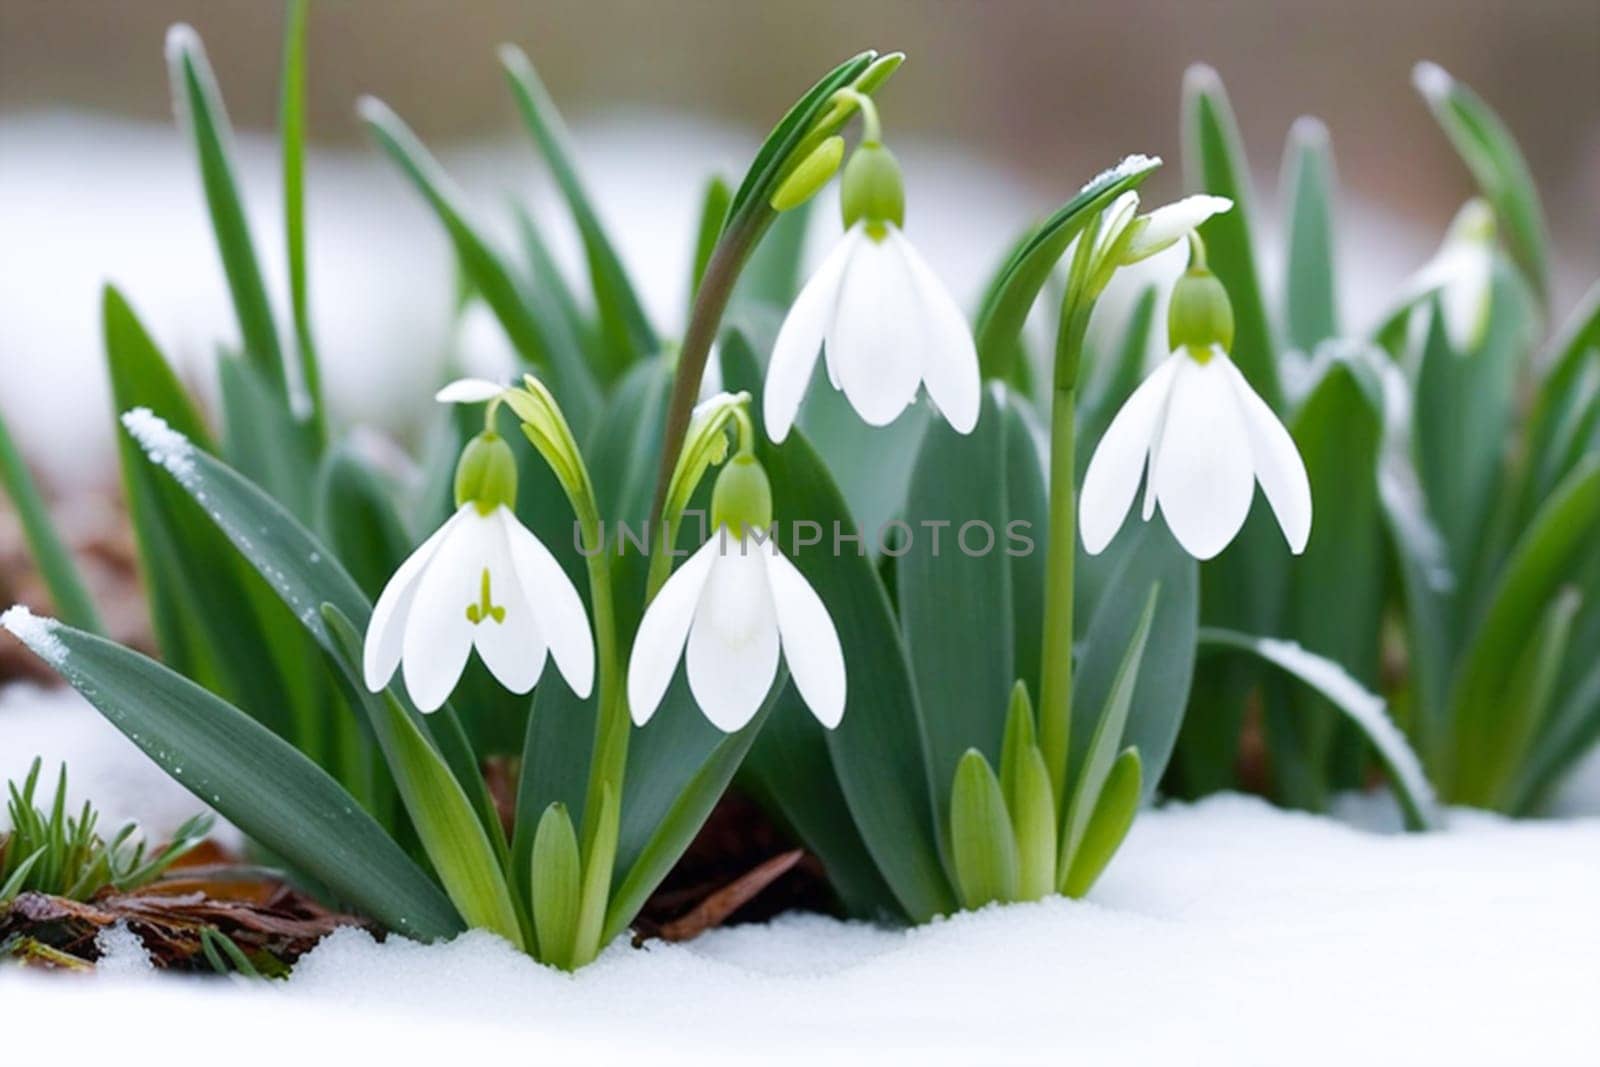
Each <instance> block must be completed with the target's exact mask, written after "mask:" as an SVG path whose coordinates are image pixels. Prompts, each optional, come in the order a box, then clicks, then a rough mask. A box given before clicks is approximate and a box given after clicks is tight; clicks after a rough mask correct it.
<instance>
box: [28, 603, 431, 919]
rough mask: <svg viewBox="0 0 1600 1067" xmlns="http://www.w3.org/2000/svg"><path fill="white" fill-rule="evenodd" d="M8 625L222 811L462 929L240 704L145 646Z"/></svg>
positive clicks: (341, 796)
mask: <svg viewBox="0 0 1600 1067" xmlns="http://www.w3.org/2000/svg"><path fill="white" fill-rule="evenodd" d="M6 626H7V628H9V629H10V630H11V631H12V632H13V633H14V634H16V635H17V636H18V637H21V638H22V639H23V640H24V641H25V642H27V643H28V645H29V647H31V648H32V649H33V650H34V651H35V652H36V653H37V654H38V655H39V656H40V657H41V658H42V659H44V660H45V661H46V662H47V663H49V664H50V665H51V666H52V667H54V668H55V669H56V670H57V671H58V672H59V673H60V674H61V676H62V677H63V678H65V679H66V680H67V681H68V682H69V683H71V685H72V686H73V688H75V689H77V690H78V692H80V693H81V694H83V697H84V699H86V700H87V701H88V702H89V703H90V704H92V705H94V706H95V708H97V709H98V710H99V711H100V713H101V714H102V715H104V716H105V717H106V719H107V720H108V721H109V722H110V723H111V724H112V725H113V726H115V727H116V728H117V729H119V730H121V731H122V732H123V733H124V734H126V735H127V737H128V739H129V740H131V741H132V742H133V743H134V744H135V745H137V746H138V747H139V748H140V749H141V750H143V751H144V753H145V755H147V756H149V757H150V758H151V759H152V760H154V761H155V762H156V763H157V764H158V765H159V766H160V767H161V768H162V769H163V770H165V771H166V772H167V773H168V774H169V775H171V776H172V778H173V779H174V780H175V781H176V782H178V784H179V785H182V786H183V787H184V788H185V789H188V790H189V791H190V792H191V793H193V794H194V795H195V796H197V797H199V798H200V799H201V800H203V801H205V802H206V803H207V804H210V805H211V806H212V807H214V808H216V809H217V811H218V812H220V813H221V814H222V816H223V817H224V818H226V819H228V820H229V821H230V822H232V823H233V824H234V825H235V826H237V827H239V829H240V830H243V831H244V832H245V833H246V834H248V835H249V836H250V837H251V839H253V840H255V841H258V842H260V843H261V845H262V846H263V847H264V848H266V849H268V850H269V851H270V852H272V853H274V854H276V855H279V856H282V857H283V858H284V859H285V860H287V861H288V862H289V863H290V864H292V865H293V866H294V867H295V868H296V869H298V870H300V871H303V872H304V873H305V874H306V875H308V876H310V877H311V878H313V879H315V880H316V881H317V882H319V883H321V884H322V885H325V886H327V887H328V889H329V890H331V891H332V892H333V893H334V894H335V895H336V896H337V897H338V898H339V899H340V900H343V901H348V902H349V903H350V904H352V905H354V906H355V907H356V908H358V909H360V910H361V911H363V912H365V913H366V914H368V915H371V916H372V917H373V918H374V919H377V920H378V921H379V922H381V923H383V924H384V925H385V926H387V927H389V928H390V929H392V930H395V931H397V932H399V933H402V934H405V935H407V936H410V937H416V938H421V939H423V940H434V939H436V938H444V937H450V936H452V935H453V934H456V933H458V932H460V930H461V928H462V924H461V919H460V917H459V916H458V915H457V914H456V911H455V909H454V908H453V907H451V904H450V901H449V899H448V898H447V897H446V896H445V895H444V893H442V892H441V891H440V890H439V887H438V886H436V885H434V883H433V882H431V881H430V880H429V879H428V877H427V876H426V875H425V874H423V873H422V871H421V870H419V869H418V868H417V866H416V864H414V863H412V862H411V860H410V859H408V858H407V857H406V854H405V853H404V852H403V851H401V849H400V846H399V845H397V844H395V843H394V841H393V840H392V839H391V838H390V837H389V836H388V835H387V834H385V833H384V832H383V829H382V827H380V826H379V825H378V824H377V823H376V822H375V821H373V819H372V817H371V816H370V815H368V814H367V813H366V812H365V811H363V810H362V808H361V806H360V804H358V803H357V802H356V799H355V798H354V797H352V796H351V795H350V794H349V793H347V792H345V791H344V790H343V789H342V788H340V786H339V783H337V782H335V781H334V780H333V779H332V778H331V777H329V776H328V774H327V773H326V772H324V771H323V770H322V769H321V768H319V767H318V766H317V765H316V764H314V763H312V762H311V761H310V760H308V759H306V757H304V756H302V755H301V754H300V753H299V752H297V751H295V749H294V747H293V746H292V745H290V744H289V743H288V742H286V741H283V740H281V739H280V738H278V737H276V736H275V735H274V734H273V733H272V732H271V731H270V730H267V729H266V728H265V727H263V726H261V725H260V724H258V723H256V722H255V721H254V720H252V719H251V718H250V717H249V716H247V715H245V714H244V713H243V712H241V711H239V709H237V708H235V707H233V706H232V705H230V704H229V703H227V702H226V701H224V700H222V699H221V698H219V697H216V696H213V695H212V694H210V693H208V692H206V691H205V690H204V689H202V688H200V687H199V686H198V685H195V684H194V683H193V682H191V681H189V680H188V679H186V678H184V677H183V676H181V675H179V674H176V673H174V672H173V671H170V670H168V669H167V668H165V667H163V666H161V665H160V664H159V663H156V662H155V661H153V660H150V659H147V658H145V657H144V656H141V655H139V654H138V653H137V652H132V651H129V650H128V649H126V648H123V647H121V646H120V645H116V644H113V643H111V642H110V641H107V640H104V639H103V638H99V637H94V636H92V635H90V634H86V633H84V632H82V631H80V630H74V629H72V628H70V627H67V626H59V625H56V624H54V623H51V622H49V621H47V620H41V619H35V618H32V617H29V616H26V615H22V616H18V615H14V614H8V615H7V617H6Z"/></svg>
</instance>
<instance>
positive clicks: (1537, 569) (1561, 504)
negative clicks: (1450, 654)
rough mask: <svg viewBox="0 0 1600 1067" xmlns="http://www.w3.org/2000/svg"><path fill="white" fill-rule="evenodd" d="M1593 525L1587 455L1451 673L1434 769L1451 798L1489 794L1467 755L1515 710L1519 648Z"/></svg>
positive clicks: (1596, 523)
mask: <svg viewBox="0 0 1600 1067" xmlns="http://www.w3.org/2000/svg"><path fill="white" fill-rule="evenodd" d="M1597 531H1600V455H1591V456H1589V457H1587V458H1586V459H1585V460H1584V462H1583V463H1581V464H1580V465H1579V466H1578V467H1576V468H1575V469H1574V470H1573V472H1572V473H1571V474H1569V475H1568V476H1567V477H1566V478H1565V479H1564V480H1563V481H1562V482H1561V484H1560V485H1559V486H1557V487H1556V490H1555V492H1554V493H1552V494H1551V496H1550V499H1549V500H1547V501H1545V504H1544V506H1543V507H1542V508H1540V509H1539V513H1538V514H1537V515H1536V516H1534V520H1533V522H1532V524H1531V525H1530V526H1529V527H1528V529H1527V530H1526V531H1525V532H1524V533H1523V535H1522V537H1521V539H1520V540H1519V541H1518V543H1517V546H1516V548H1515V549H1514V550H1513V551H1512V553H1511V556H1510V558H1509V560H1508V561H1507V563H1506V566H1505V567H1504V569H1503V570H1502V571H1501V572H1500V575H1499V577H1498V579H1497V581H1496V585H1495V590H1494V594H1493V596H1492V597H1490V599H1489V601H1488V607H1487V608H1486V609H1485V611H1484V614H1483V617H1482V621H1481V622H1480V623H1479V624H1478V626H1477V629H1476V631H1475V632H1474V633H1473V635H1472V638H1471V642H1470V644H1469V645H1468V646H1467V651H1466V654H1465V656H1464V658H1463V659H1462V662H1461V666H1460V668H1459V670H1458V671H1457V673H1456V677H1455V684H1454V685H1453V687H1452V689H1451V702H1450V708H1451V713H1450V721H1451V724H1452V725H1453V727H1454V733H1453V736H1452V738H1451V744H1450V747H1449V750H1448V751H1447V752H1446V753H1444V755H1443V758H1442V760H1441V763H1442V773H1441V775H1440V777H1441V780H1442V782H1443V783H1446V785H1445V788H1446V789H1447V790H1448V792H1449V795H1451V796H1452V797H1459V798H1460V799H1462V800H1465V801H1467V802H1469V803H1488V802H1489V801H1490V800H1491V799H1492V798H1491V797H1489V796H1488V795H1487V794H1486V793H1485V792H1484V791H1483V784H1482V783H1483V777H1482V776H1481V775H1479V774H1478V773H1477V772H1476V770H1475V764H1474V761H1475V760H1476V759H1478V758H1479V757H1478V756H1477V755H1476V754H1475V753H1476V752H1478V751H1479V746H1482V745H1488V744H1492V743H1493V737H1494V733H1495V728H1496V726H1495V724H1496V723H1497V722H1498V721H1499V720H1500V718H1501V717H1502V716H1504V715H1506V714H1515V712H1513V711H1511V710H1510V709H1508V707H1507V704H1506V702H1507V699H1508V697H1509V693H1508V688H1509V687H1510V685H1511V683H1512V681H1513V678H1514V675H1515V669H1516V664H1517V662H1518V660H1519V658H1520V656H1521V652H1522V649H1523V647H1524V645H1525V643H1526V641H1527V640H1528V638H1529V636H1530V635H1532V634H1535V633H1537V632H1538V628H1539V622H1540V619H1541V618H1542V617H1543V616H1544V613H1545V612H1546V610H1547V605H1548V604H1549V603H1550V601H1551V598H1552V597H1553V596H1554V595H1555V593H1556V591H1557V590H1558V589H1559V588H1560V587H1561V585H1562V584H1563V583H1565V582H1567V581H1569V580H1571V578H1572V577H1573V575H1574V574H1575V572H1577V571H1578V569H1579V567H1581V566H1582V565H1583V564H1584V563H1586V562H1588V561H1589V560H1591V559H1592V558H1593V553H1594V543H1595V536H1596V533H1597ZM1463 775H1464V776H1465V777H1463Z"/></svg>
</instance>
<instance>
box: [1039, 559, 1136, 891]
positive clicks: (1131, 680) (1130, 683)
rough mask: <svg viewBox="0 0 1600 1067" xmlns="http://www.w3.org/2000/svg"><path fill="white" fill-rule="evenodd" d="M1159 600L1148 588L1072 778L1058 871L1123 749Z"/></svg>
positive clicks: (1068, 863) (1071, 854) (1067, 863)
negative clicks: (1103, 704) (1134, 625)
mask: <svg viewBox="0 0 1600 1067" xmlns="http://www.w3.org/2000/svg"><path fill="white" fill-rule="evenodd" d="M1160 598H1161V586H1160V585H1159V584H1156V585H1153V586H1151V587H1150V592H1149V594H1148V595H1147V596H1146V597H1145V602H1144V611H1143V613H1142V614H1141V615H1140V616H1139V623H1138V627H1137V629H1135V630H1134V632H1133V639H1132V640H1130V641H1129V642H1128V647H1127V651H1126V652H1125V653H1124V654H1123V657H1122V663H1121V665H1120V666H1119V667H1118V668H1117V677H1116V680H1115V681H1113V682H1112V683H1111V690H1110V692H1109V693H1108V694H1107V695H1106V702H1105V707H1104V710H1102V711H1101V713H1100V718H1099V721H1098V722H1097V723H1096V724H1095V728H1094V734H1093V735H1092V736H1091V737H1090V738H1089V746H1088V749H1087V751H1085V753H1084V757H1083V762H1082V763H1081V764H1080V765H1079V767H1078V771H1077V774H1076V775H1075V776H1074V777H1073V779H1072V789H1071V793H1070V794H1069V797H1070V799H1069V800H1068V803H1067V810H1066V812H1065V814H1064V815H1063V817H1062V832H1061V857H1060V862H1059V863H1058V864H1057V865H1056V869H1057V870H1058V871H1071V870H1072V865H1073V863H1074V862H1075V861H1076V860H1077V858H1078V847H1079V846H1080V845H1081V844H1082V843H1083V838H1084V835H1085V834H1086V833H1087V832H1088V829H1089V822H1090V819H1091V818H1092V817H1093V815H1094V810H1095V805H1096V804H1097V803H1098V802H1099V799H1100V794H1101V791H1102V790H1103V789H1104V788H1105V784H1106V777H1107V776H1108V775H1109V774H1110V773H1111V766H1112V764H1113V763H1115V762H1116V758H1117V752H1118V751H1119V750H1120V748H1121V747H1122V735H1123V731H1124V730H1125V729H1126V727H1127V724H1128V713H1129V711H1130V709H1131V708H1132V706H1133V693H1134V686H1135V684H1136V683H1137V682H1138V680H1139V669H1140V666H1141V664H1142V663H1143V662H1144V650H1145V645H1146V643H1147V642H1148V641H1149V640H1150V628H1151V624H1152V623H1153V622H1154V621H1155V617H1156V603H1157V601H1159V600H1160Z"/></svg>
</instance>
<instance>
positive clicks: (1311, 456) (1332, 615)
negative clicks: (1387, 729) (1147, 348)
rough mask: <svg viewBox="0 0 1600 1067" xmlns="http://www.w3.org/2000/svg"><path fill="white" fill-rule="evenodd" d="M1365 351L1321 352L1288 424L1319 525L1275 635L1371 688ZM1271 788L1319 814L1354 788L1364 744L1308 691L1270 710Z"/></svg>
mask: <svg viewBox="0 0 1600 1067" xmlns="http://www.w3.org/2000/svg"><path fill="white" fill-rule="evenodd" d="M1387 358H1388V357H1387V356H1384V355H1383V354H1382V353H1379V352H1376V351H1375V350H1371V349H1368V348H1366V347H1364V346H1361V347H1358V346H1354V345H1347V344H1344V343H1339V342H1335V343H1333V344H1329V345H1324V346H1323V347H1322V348H1320V349H1319V350H1318V353H1317V358H1316V360H1315V362H1314V364H1313V373H1315V374H1317V375H1318V376H1317V377H1316V379H1315V381H1316V384H1315V385H1314V386H1313V387H1312V389H1311V392H1310V394H1309V395H1308V396H1307V397H1306V399H1305V400H1304V401H1303V402H1302V403H1301V405H1300V407H1299V409H1298V410H1297V411H1296V413H1295V416H1294V418H1293V420H1292V421H1291V423H1290V431H1291V432H1292V433H1293V435H1294V441H1295V445H1296V447H1297V448H1298V449H1299V450H1300V456H1301V458H1302V459H1303V460H1304V461H1305V466H1306V472H1307V475H1308V476H1309V478H1310V480H1311V499H1313V500H1314V501H1316V521H1315V522H1314V523H1313V524H1312V527H1311V539H1310V540H1309V541H1308V542H1307V544H1306V548H1305V552H1304V553H1303V554H1302V555H1301V556H1300V558H1299V559H1298V560H1296V561H1295V564H1294V566H1293V567H1292V568H1291V571H1290V577H1289V604H1288V610H1287V612H1286V615H1285V626H1286V629H1285V632H1284V635H1285V636H1287V637H1289V638H1292V639H1293V640H1296V641H1298V642H1299V643H1300V644H1301V645H1303V646H1305V647H1306V648H1308V649H1310V650H1311V651H1313V652H1316V653H1318V654H1319V655H1323V656H1327V657H1328V658H1329V659H1332V660H1334V661H1335V662H1338V663H1341V664H1343V665H1344V666H1345V668H1346V669H1347V670H1349V671H1350V673H1351V674H1352V675H1353V676H1354V677H1355V678H1356V680H1357V681H1359V682H1360V683H1361V684H1363V685H1365V686H1367V687H1369V688H1372V687H1375V686H1376V685H1377V684H1378V651H1379V644H1380V637H1381V630H1382V627H1381V625H1380V623H1381V621H1382V615H1383V600H1384V587H1383V583H1384V573H1385V569H1386V567H1387V561H1386V559H1385V556H1384V544H1383V525H1382V521H1381V519H1382V517H1381V514H1380V511H1379V508H1380V505H1379V499H1378V460H1379V456H1380V454H1381V450H1382V447H1383V418H1384V408H1383V386H1382V384H1381V382H1380V381H1379V379H1378V371H1377V367H1378V366H1379V365H1380V364H1379V361H1380V360H1386V359H1387ZM1266 725H1267V738H1268V742H1269V744H1270V745H1271V748H1272V756H1273V760H1272V768H1273V781H1274V785H1275V786H1276V788H1277V789H1278V791H1279V796H1280V797H1281V799H1282V800H1283V801H1285V802H1287V803H1289V804H1292V805H1295V806H1299V807H1305V808H1310V809H1313V810H1319V809H1321V808H1322V807H1323V806H1324V805H1325V804H1326V802H1327V800H1328V796H1329V793H1330V790H1339V789H1353V788H1357V787H1359V785H1360V778H1361V758H1362V754H1363V749H1362V744H1361V735H1360V733H1359V732H1358V731H1356V730H1355V729H1354V728H1352V727H1349V726H1348V725H1346V724H1345V721H1344V719H1343V717H1342V716H1340V715H1339V713H1338V712H1337V711H1336V710H1334V709H1333V708H1331V707H1329V706H1328V704H1327V702H1326V701H1325V700H1323V699H1322V698H1321V697H1320V696H1318V695H1317V694H1316V693H1313V692H1304V691H1295V692H1292V693H1289V694H1287V695H1286V698H1285V699H1284V700H1281V701H1280V700H1272V701H1269V702H1268V706H1267V720H1266Z"/></svg>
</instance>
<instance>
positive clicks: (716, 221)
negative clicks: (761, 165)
mask: <svg viewBox="0 0 1600 1067" xmlns="http://www.w3.org/2000/svg"><path fill="white" fill-rule="evenodd" d="M732 202H733V189H732V188H731V187H730V186H729V185H728V183H727V181H726V180H725V179H724V178H723V177H722V176H721V175H713V176H712V178H711V180H710V181H708V182H706V189H705V192H704V193H703V194H701V197H700V224H699V225H698V226H696V227H695V238H694V261H693V262H692V263H690V265H689V303H688V305H687V308H686V311H685V314H688V313H689V312H691V311H693V310H694V300H695V297H696V296H697V295H699V293H700V279H701V278H704V277H705V275H706V264H707V263H710V262H711V253H712V251H713V250H714V249H715V248H716V247H717V238H718V237H721V236H722V227H723V224H724V223H726V222H727V221H728V205H729V204H730V203H732Z"/></svg>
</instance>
